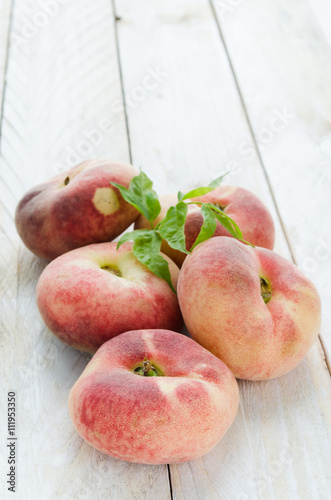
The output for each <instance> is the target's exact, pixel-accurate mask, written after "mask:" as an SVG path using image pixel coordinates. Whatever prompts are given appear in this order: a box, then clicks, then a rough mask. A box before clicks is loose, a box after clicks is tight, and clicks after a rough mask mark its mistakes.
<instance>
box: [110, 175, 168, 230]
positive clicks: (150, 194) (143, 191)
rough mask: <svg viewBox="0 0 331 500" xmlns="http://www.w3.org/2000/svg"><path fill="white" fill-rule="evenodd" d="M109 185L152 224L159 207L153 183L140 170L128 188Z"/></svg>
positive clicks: (114, 184) (113, 183) (115, 184)
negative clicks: (117, 190)
mask: <svg viewBox="0 0 331 500" xmlns="http://www.w3.org/2000/svg"><path fill="white" fill-rule="evenodd" d="M110 184H112V185H113V186H115V187H116V188H117V189H119V191H120V193H121V195H122V197H123V198H124V200H125V201H127V202H128V203H130V204H131V205H133V206H134V207H135V208H136V209H137V210H138V211H139V212H140V213H141V214H143V215H144V217H146V219H147V220H148V221H149V222H150V223H151V224H152V222H153V221H154V220H155V219H156V217H157V216H158V215H159V213H160V211H161V205H160V202H159V199H158V196H157V194H156V192H155V191H154V189H153V182H152V181H151V179H150V178H149V177H148V176H147V175H146V174H145V173H144V172H143V171H142V170H141V171H140V173H139V175H136V176H135V177H133V179H132V180H131V182H130V185H129V188H126V187H125V186H122V185H121V184H117V183H116V182H111V183H110Z"/></svg>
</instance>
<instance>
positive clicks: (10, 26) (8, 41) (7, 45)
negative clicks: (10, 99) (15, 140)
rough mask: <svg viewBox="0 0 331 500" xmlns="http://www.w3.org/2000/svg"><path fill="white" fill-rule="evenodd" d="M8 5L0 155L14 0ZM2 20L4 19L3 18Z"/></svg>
mask: <svg viewBox="0 0 331 500" xmlns="http://www.w3.org/2000/svg"><path fill="white" fill-rule="evenodd" d="M9 1H10V5H9V17H8V30H7V37H6V45H5V51H6V52H5V58H4V69H3V74H2V75H0V78H2V79H3V83H2V95H1V96H0V156H1V144H2V141H1V137H2V122H3V110H4V106H5V95H6V88H7V71H8V62H9V55H10V36H11V32H12V27H13V13H14V3H15V0H9ZM3 21H4V20H3Z"/></svg>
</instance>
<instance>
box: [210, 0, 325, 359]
mask: <svg viewBox="0 0 331 500" xmlns="http://www.w3.org/2000/svg"><path fill="white" fill-rule="evenodd" d="M215 11H216V13H217V14H218V16H219V21H220V25H221V30H222V32H223V35H224V38H225V42H226V45H227V47H228V51H229V55H230V57H231V60H232V62H233V67H234V70H235V72H236V75H237V78H238V83H239V86H240V89H241V92H242V95H243V99H244V102H245V104H246V106H247V110H248V113H249V117H250V121H251V124H252V128H253V133H254V135H255V136H256V137H257V143H258V146H259V149H260V154H261V156H262V160H263V163H264V165H265V168H266V171H267V174H268V176H269V178H270V181H271V184H272V187H273V190H274V194H275V197H276V200H277V204H278V206H279V210H280V213H281V216H282V218H283V220H284V223H285V227H286V232H287V235H288V238H289V241H290V244H291V247H292V249H293V253H294V255H295V259H296V261H297V263H298V265H299V267H301V268H302V269H303V270H304V271H305V272H306V273H307V274H308V276H309V277H310V278H311V279H312V280H313V281H314V282H315V284H316V285H317V287H318V288H319V290H320V292H321V295H322V297H323V299H324V303H325V306H324V313H323V325H322V330H321V338H322V341H323V345H324V347H325V350H326V355H327V359H328V363H329V366H331V364H330V360H331V328H330V325H331V311H330V308H329V307H328V306H327V304H328V303H329V301H330V299H331V288H330V281H331V268H330V259H331V221H330V218H329V217H327V216H326V213H327V212H328V211H329V210H330V208H331V201H330V194H329V193H330V182H331V174H330V165H331V134H330V118H329V117H330V113H331V99H330V92H329V88H330V84H331V65H330V61H331V29H330V21H331V5H330V2H325V1H323V0H319V1H318V2H311V1H307V0H296V1H295V2H286V1H285V0H273V1H272V2H268V5H266V4H265V3H264V2H263V1H262V0H252V1H251V2H242V3H241V4H240V5H238V7H237V8H236V9H234V10H233V11H232V12H231V13H229V14H228V15H226V16H221V15H220V10H219V8H218V6H217V2H216V1H215ZM256 13H258V15H256ZM239 33H240V37H239V36H238V34H239ZM261 40H263V43H261ZM249 61H250V63H248V62H249ZM257 89H258V92H257ZM273 110H277V112H278V113H280V115H281V116H282V119H283V124H281V121H280V120H278V122H274V127H277V126H280V128H283V130H281V131H280V132H277V131H276V129H275V130H272V129H271V128H270V119H271V115H272V113H273ZM268 129H269V130H268ZM265 141H267V142H268V144H265V143H264V142H265ZM266 146H267V147H266ZM251 151H252V150H251ZM322 204H323V205H322ZM321 207H323V208H322V210H321Z"/></svg>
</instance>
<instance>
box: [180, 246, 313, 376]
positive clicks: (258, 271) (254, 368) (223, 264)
mask: <svg viewBox="0 0 331 500" xmlns="http://www.w3.org/2000/svg"><path fill="white" fill-rule="evenodd" d="M178 298H179V303H180V307H181V311H182V314H183V317H184V321H185V324H186V326H187V328H188V330H189V332H190V334H191V336H192V338H193V339H195V340H196V341H197V342H199V343H200V344H201V345H203V346H204V347H205V348H206V349H208V350H210V351H211V352H212V353H213V354H215V355H216V356H218V357H219V358H220V359H222V361H224V363H226V364H227V366H229V368H230V369H231V370H232V372H233V373H234V375H235V376H236V377H237V378H245V379H251V380H265V379H269V378H274V377H277V376H280V375H283V374H285V373H287V372H289V371H290V370H292V369H293V368H294V367H295V366H296V365H297V364H298V363H299V362H300V361H301V360H302V358H303V357H304V356H305V355H306V353H307V352H308V350H309V349H310V347H311V346H312V344H313V342H314V341H315V339H316V337H317V335H318V331H319V327H320V321H321V303H320V297H319V294H318V292H317V290H316V288H315V287H314V285H313V284H312V283H311V281H310V280H309V279H308V278H306V277H305V276H304V275H303V273H302V272H301V271H300V270H299V269H298V268H297V267H296V266H295V265H294V264H292V263H291V262H288V261H286V260H285V259H283V258H282V257H280V256H279V255H277V254H276V253H274V252H272V251H271V250H268V249H265V248H251V247H248V246H246V245H243V244H242V243H241V242H239V241H236V240H234V239H233V238H226V237H225V238H224V237H223V238H217V237H216V238H212V239H210V240H208V241H206V242H205V243H203V244H201V245H199V246H198V247H197V248H196V249H195V250H194V251H193V253H192V254H191V255H190V256H189V257H188V258H187V259H186V260H185V263H184V265H183V267H182V270H181V273H180V277H179V282H178Z"/></svg>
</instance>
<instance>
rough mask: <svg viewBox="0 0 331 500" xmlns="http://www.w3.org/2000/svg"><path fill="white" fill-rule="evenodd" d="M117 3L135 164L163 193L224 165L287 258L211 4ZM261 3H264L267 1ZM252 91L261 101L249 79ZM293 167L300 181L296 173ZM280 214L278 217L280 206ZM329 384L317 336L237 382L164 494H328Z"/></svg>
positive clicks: (253, 64)
mask: <svg viewBox="0 0 331 500" xmlns="http://www.w3.org/2000/svg"><path fill="white" fill-rule="evenodd" d="M248 3H249V2H248ZM296 3H297V2H296ZM249 8H250V7H249V6H247V9H248V10H249ZM116 9H117V15H118V16H119V17H120V18H121V21H120V22H119V25H118V30H119V47H120V55H121V62H122V70H123V79H124V90H125V92H124V93H125V95H126V102H127V112H128V123H129V131H130V139H131V148H132V155H133V162H134V163H135V164H136V165H141V166H142V167H143V168H144V170H146V171H147V172H148V174H150V175H151V176H152V177H153V179H155V181H156V182H155V184H156V187H157V190H158V191H159V192H163V193H166V192H171V191H175V190H177V189H178V188H181V189H182V190H185V189H189V188H191V187H193V186H196V185H199V184H200V185H204V184H205V183H206V182H209V181H210V180H211V178H213V177H216V175H217V174H219V173H221V172H225V171H226V170H228V169H229V167H230V168H231V167H232V169H233V173H232V174H231V176H230V178H229V179H228V183H234V184H239V185H241V186H243V187H246V188H248V189H251V190H252V191H253V192H255V193H256V194H257V195H258V196H260V197H261V198H262V199H263V200H264V201H265V203H266V204H267V206H268V207H269V208H270V210H271V211H272V213H273V216H274V218H275V219H276V225H277V244H276V250H277V251H278V252H279V253H281V254H282V255H284V256H285V257H288V258H289V257H290V251H289V248H288V246H287V244H286V240H285V238H284V234H283V232H282V229H281V225H280V222H279V220H278V218H277V211H276V208H275V206H274V204H273V199H272V196H271V193H270V189H269V185H268V183H267V181H266V176H265V173H264V170H263V168H262V165H261V163H260V160H259V157H258V156H257V155H256V154H252V149H253V150H254V149H255V145H254V141H253V137H252V134H251V131H250V127H249V125H248V122H247V116H246V113H245V111H244V109H243V107H242V102H241V99H240V96H239V94H238V89H237V87H236V83H235V80H234V78H233V74H232V72H231V68H230V65H229V61H228V58H227V54H226V52H225V50H224V47H223V45H222V43H221V40H220V37H219V33H218V30H217V26H216V24H215V22H214V19H213V14H212V10H211V9H210V6H209V4H208V2H205V1H203V0H194V1H188V0H180V1H178V0H176V1H175V0H172V1H168V2H166V3H165V2H162V1H161V0H159V1H155V0H154V1H152V0H145V1H141V2H139V5H138V4H137V5H133V4H132V2H130V1H129V0H117V1H116ZM238 9H239V7H238ZM261 9H264V10H265V11H267V10H268V6H267V5H265V6H264V7H262V6H261ZM253 16H254V13H251V17H253ZM243 22H244V17H243ZM240 36H241V35H240V33H239V31H238V32H237V45H238V46H239V45H241V44H242V50H243V51H244V49H245V42H242V40H241V38H240ZM249 37H251V38H253V39H254V37H255V31H254V29H251V31H250V33H249V34H248V33H247V38H249ZM259 40H261V37H260V38H259ZM256 43H258V42H256ZM259 43H261V42H259ZM293 43H294V44H295V42H294V41H293ZM275 50H277V46H275ZM259 64H260V61H259V59H258V57H256V55H255V54H250V57H249V59H247V60H246V61H245V60H244V57H243V58H242V59H241V60H240V64H239V65H240V66H244V65H245V66H246V68H249V69H250V71H251V72H252V74H256V73H257V74H260V70H259ZM157 66H158V67H159V70H160V72H163V74H164V75H163V77H162V79H161V78H160V81H159V82H158V85H157V86H155V87H154V88H153V89H151V90H148V89H146V88H145V89H144V86H143V81H144V77H145V76H146V74H148V72H149V68H151V67H153V68H155V67H157ZM288 69H289V68H288ZM276 76H277V75H276ZM290 76H291V73H290V74H289V75H288V77H289V78H290ZM267 77H268V75H265V78H267ZM273 77H274V76H273ZM261 85H262V87H263V82H262V84H261ZM275 87H276V83H275ZM137 88H139V91H137V90H135V89H137ZM144 90H145V92H144ZM137 96H138V97H139V96H140V101H138V99H137ZM134 97H136V100H135V99H134ZM250 100H251V102H253V101H254V102H256V101H257V103H259V102H260V92H258V91H257V89H256V88H255V89H254V92H252V95H251V97H250ZM255 105H257V104H255ZM282 111H283V109H282V108H280V109H279V108H277V107H276V109H273V106H271V105H270V104H269V106H268V108H267V113H268V114H267V115H266V117H265V120H266V125H268V124H269V122H270V121H271V126H272V127H273V128H275V129H277V132H274V134H273V135H274V136H276V139H279V140H280V138H281V137H283V135H284V136H285V135H288V134H290V135H291V130H292V129H291V127H290V126H289V127H288V128H287V127H284V126H282V125H283V122H282V118H283V116H282V115H281V118H279V113H281V112H282ZM288 111H289V112H290V109H289V110H288ZM283 119H284V118H283ZM264 123H265V122H263V121H262V122H261V127H262V125H263V126H264ZM263 137H264V136H263ZM284 140H285V139H284ZM276 144H277V141H276V142H273V141H271V142H268V143H266V144H262V146H264V154H268V155H269V156H272V154H273V153H274V152H275V150H276V148H277V145H276ZM296 153H297V150H295V151H293V154H292V156H294V155H295V154H296ZM298 154H299V156H300V153H298ZM280 165H282V163H280V162H279V161H278V163H277V164H275V166H274V169H275V172H278V176H279V177H283V178H285V179H286V178H287V176H292V177H293V174H292V173H290V170H291V166H292V163H290V162H289V163H287V164H286V171H284V169H280ZM296 175H297V176H299V180H300V181H301V176H300V175H299V172H296ZM291 193H292V194H291V197H290V199H291V200H292V201H293V190H292V191H291ZM316 206H317V205H316ZM282 215H283V216H284V219H285V220H287V217H288V213H285V212H284V211H283V212H282ZM301 230H302V231H303V232H304V236H305V231H304V228H301ZM297 232H298V233H299V231H297ZM330 389H331V383H330V376H329V373H328V370H327V366H326V363H325V360H324V353H323V351H322V349H321V346H320V344H319V342H316V344H315V346H314V348H313V349H312V350H311V352H310V353H309V355H308V356H307V358H306V359H305V360H304V361H303V362H302V363H301V364H300V366H299V367H298V368H297V369H295V370H294V371H293V372H292V373H290V374H288V375H287V376H284V377H282V378H279V379H277V380H273V381H269V382H263V383H252V382H240V390H241V405H240V412H239V415H238V417H237V419H236V421H235V423H234V425H233V427H231V429H230V430H229V431H228V434H227V435H226V437H225V439H224V440H223V441H222V442H221V443H220V444H219V445H218V446H216V448H215V449H214V450H212V451H211V452H210V453H209V454H208V455H206V456H205V457H204V458H202V459H201V460H197V461H194V462H191V463H189V464H181V465H176V466H174V465H173V466H171V479H172V489H173V498H175V499H176V500H179V499H180V500H195V499H199V500H201V499H206V500H207V499H208V500H210V499H228V498H231V499H234V500H246V499H247V500H248V499H249V500H255V499H262V498H263V500H269V499H282V500H283V499H289V500H292V499H298V500H299V499H300V500H301V499H307V500H308V499H309V500H310V499H316V500H317V499H327V498H328V497H329V490H330V466H331V460H330V457H329V455H328V453H327V450H328V449H329V447H330V441H331V411H330V408H331V407H330Z"/></svg>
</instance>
